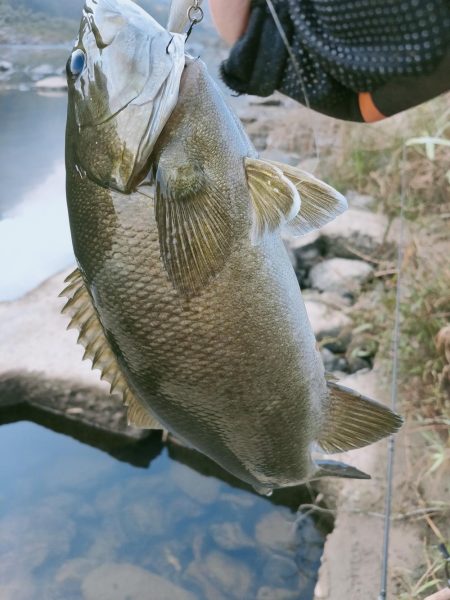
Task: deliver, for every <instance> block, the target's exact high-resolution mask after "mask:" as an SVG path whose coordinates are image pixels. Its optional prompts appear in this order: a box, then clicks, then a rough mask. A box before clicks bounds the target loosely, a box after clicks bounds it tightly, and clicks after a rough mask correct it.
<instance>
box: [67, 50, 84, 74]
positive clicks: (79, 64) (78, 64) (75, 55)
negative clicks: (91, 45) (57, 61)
mask: <svg viewBox="0 0 450 600" xmlns="http://www.w3.org/2000/svg"><path fill="white" fill-rule="evenodd" d="M85 64H86V54H85V53H84V52H83V50H80V49H79V48H78V49H77V50H74V51H73V52H72V54H71V56H70V57H69V60H68V61H67V73H68V74H69V75H70V76H71V77H78V75H79V74H80V73H81V71H82V70H83V69H84V65H85Z"/></svg>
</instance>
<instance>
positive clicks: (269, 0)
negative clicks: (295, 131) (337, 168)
mask: <svg viewBox="0 0 450 600" xmlns="http://www.w3.org/2000/svg"><path fill="white" fill-rule="evenodd" d="M266 3H267V8H268V9H269V12H270V14H271V15H272V19H273V20H274V23H275V26H276V28H277V29H278V33H279V34H280V37H281V39H282V41H283V44H284V46H285V48H286V50H287V53H288V54H289V58H290V59H291V62H292V65H293V67H294V70H295V73H296V75H297V77H298V81H299V83H300V87H301V89H302V94H303V96H304V98H305V106H306V108H308V109H309V110H312V109H311V105H310V102H309V98H308V94H307V92H306V86H305V82H304V79H303V75H302V72H301V69H300V65H299V64H298V62H297V59H296V57H295V54H294V51H293V50H292V47H291V45H290V43H289V40H288V39H287V36H286V33H285V31H284V29H283V25H282V24H281V21H280V19H279V18H278V15H277V12H276V10H275V7H274V5H273V3H272V0H266ZM311 129H312V133H313V138H314V152H315V154H316V158H317V159H318V160H319V158H320V152H319V144H318V142H317V133H316V129H315V127H314V124H312V125H311Z"/></svg>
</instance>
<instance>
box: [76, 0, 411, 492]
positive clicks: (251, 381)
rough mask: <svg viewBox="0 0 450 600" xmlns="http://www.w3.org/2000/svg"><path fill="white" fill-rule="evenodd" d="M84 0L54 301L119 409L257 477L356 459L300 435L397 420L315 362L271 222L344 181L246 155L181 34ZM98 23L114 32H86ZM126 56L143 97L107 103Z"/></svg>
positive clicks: (322, 217) (100, 1)
mask: <svg viewBox="0 0 450 600" xmlns="http://www.w3.org/2000/svg"><path fill="white" fill-rule="evenodd" d="M86 10H87V11H88V16H89V21H87V20H86V19H87V16H86V14H85V15H84V17H83V19H82V24H81V27H80V37H79V39H78V41H77V43H76V46H75V50H74V51H75V52H77V59H79V57H80V56H81V55H80V52H82V53H83V52H84V53H85V55H86V64H85V66H84V68H83V69H82V70H81V72H78V71H77V73H75V74H71V73H70V69H69V72H68V82H69V106H68V120H67V136H66V170H67V201H68V209H69V218H70V223H71V232H72V239H73V245H74V250H75V255H76V258H77V262H78V265H79V274H75V275H74V278H73V279H72V280H71V281H70V282H69V286H68V288H67V289H66V293H67V294H68V295H69V297H70V298H71V299H70V300H69V302H68V304H67V308H66V310H67V312H70V313H71V315H72V324H73V325H74V326H78V327H79V328H80V343H82V344H83V345H84V346H85V348H86V355H87V357H88V358H91V359H93V363H94V367H96V368H99V369H100V370H101V371H102V377H103V378H105V379H107V380H108V381H110V383H111V384H112V386H113V387H114V386H116V387H117V389H118V391H119V392H120V393H121V394H122V397H123V400H124V402H125V403H126V405H127V406H128V416H129V420H130V421H131V422H133V423H134V424H137V425H140V426H145V427H153V428H158V427H159V428H165V429H168V430H170V431H171V432H172V433H174V434H175V435H176V436H178V437H179V438H180V439H181V440H182V441H184V442H185V443H187V444H189V445H190V446H193V447H195V448H196V449H197V450H199V451H201V452H203V453H205V454H206V455H208V456H209V457H210V458H212V459H213V460H215V461H217V462H218V463H219V464H220V465H222V466H223V467H224V468H225V469H227V470H229V471H230V472H231V473H233V474H234V475H236V476H237V477H240V478H241V479H242V480H243V481H246V482H248V483H250V484H252V485H253V486H254V487H255V488H256V489H257V490H259V491H261V492H267V491H269V490H270V489H272V488H274V487H283V486H288V485H294V484H297V483H300V482H303V481H305V480H308V479H311V478H312V477H317V476H322V475H324V474H337V475H341V476H353V477H364V476H365V475H364V474H361V473H360V472H358V471H357V470H355V469H351V468H350V467H348V466H346V465H341V464H340V463H331V462H330V461H329V462H326V463H323V462H322V463H320V461H317V460H313V459H312V457H311V449H312V447H313V446H314V445H315V444H316V443H318V444H320V445H321V446H322V447H324V448H328V449H330V450H331V451H336V450H341V449H348V448H352V447H358V446H361V445H364V444H366V443H370V442H371V441H375V440H377V439H379V438H380V437H382V436H384V435H387V434H388V433H391V432H392V431H394V430H395V429H396V428H398V426H399V425H400V422H401V421H400V419H399V417H398V416H396V415H394V414H393V413H391V412H390V411H389V410H388V409H387V408H385V407H383V406H382V405H379V404H377V403H375V402H373V401H371V400H369V399H366V398H363V397H361V396H360V395H358V394H356V393H354V392H352V391H351V390H347V389H345V388H341V387H340V386H339V384H338V383H337V382H335V381H333V382H330V381H328V380H327V378H326V377H325V373H324V369H323V365H322V362H321V358H320V355H319V352H318V350H317V348H316V342H315V339H314V335H313V333H312V330H311V327H310V324H309V321H308V317H307V315H306V310H305V306H304V303H303V300H302V297H301V292H300V289H299V286H298V282H297V279H296V276H295V273H294V271H293V269H292V266H291V264H290V261H289V258H288V256H287V253H286V250H285V248H284V246H283V243H282V241H281V237H280V230H281V228H282V227H284V226H286V227H291V228H292V229H293V230H294V231H295V230H296V231H297V233H305V232H306V231H308V230H310V229H311V228H315V227H317V226H320V225H321V224H324V223H326V222H328V221H329V220H330V219H332V218H334V217H335V216H336V215H337V214H339V213H340V212H342V210H344V209H345V206H346V204H345V199H343V198H342V196H341V195H340V194H338V192H336V191H335V190H333V189H332V188H330V187H329V186H327V185H326V184H324V183H323V182H320V181H318V180H317V179H315V178H314V177H313V176H311V175H309V174H307V173H304V172H303V171H300V170H298V169H294V168H292V167H287V166H284V165H280V164H278V163H271V162H270V161H262V160H259V159H258V158H257V154H256V152H255V150H254V148H253V147H252V145H251V143H250V141H249V139H248V138H247V136H246V134H245V132H244V130H243V128H242V126H241V124H240V122H239V120H238V119H237V118H236V117H235V116H234V115H233V114H232V113H231V111H230V110H229V108H228V107H227V105H226V103H225V101H224V99H223V97H222V95H221V92H220V91H219V90H218V88H217V86H216V85H215V84H214V83H213V81H212V80H211V79H210V77H209V75H208V73H207V71H206V68H205V66H204V65H203V63H202V62H201V61H199V60H194V59H191V58H189V57H185V56H184V54H182V51H183V47H182V37H181V36H180V37H176V36H177V34H174V36H173V41H172V42H171V43H170V44H169V41H170V39H171V38H170V35H169V34H168V33H167V32H165V31H164V30H163V29H162V28H161V27H160V26H159V25H158V24H157V23H156V22H155V21H154V20H153V19H151V17H150V16H149V15H147V14H146V13H144V12H143V11H141V9H139V8H138V7H137V6H136V5H134V4H133V3H131V2H129V1H128V0H108V1H107V2H106V0H95V2H94V0H87V2H86ZM115 11H116V12H117V14H119V15H120V16H121V17H122V18H121V19H115V18H114V15H115ZM140 11H141V12H140ZM92 22H94V23H95V26H96V36H94V34H93V32H92V31H91V30H90V26H89V23H92ZM102 28H104V29H105V32H106V33H105V35H102ZM99 35H100V38H99V39H102V40H103V43H105V42H104V41H105V40H109V42H108V45H107V47H106V48H104V47H102V48H101V49H99V48H97V50H96V43H97V41H96V40H97V38H98V36H99ZM132 43H135V44H136V47H138V46H139V48H140V51H139V52H138V53H133V52H128V50H129V48H130V46H132ZM142 44H144V46H145V44H147V45H148V46H149V52H150V51H151V52H155V53H157V56H156V57H155V56H152V64H153V65H155V64H157V65H158V68H157V70H156V72H155V73H154V74H153V72H152V71H151V70H150V73H149V72H148V69H147V68H141V66H142V65H139V64H136V63H135V61H137V60H142V56H144V54H145V53H143V52H142V48H143V47H144V46H142ZM115 49H116V52H115V53H114V50H115ZM158 52H159V54H158ZM108 57H111V58H110V59H108ZM156 58H157V59H158V60H156ZM124 61H125V63H124ZM69 64H71V63H69ZM77 64H78V63H77ZM180 64H182V65H184V68H183V69H181V68H180ZM78 66H79V65H78ZM124 68H126V69H127V72H129V74H130V77H131V78H132V79H133V89H136V90H137V89H139V88H140V87H141V88H142V92H141V95H142V98H141V96H139V95H138V97H137V99H136V100H135V101H131V102H128V103H125V104H124V105H123V107H122V109H121V110H119V111H117V110H115V111H113V109H112V108H111V106H114V107H117V106H120V98H121V96H120V94H123V90H122V89H121V88H120V89H118V91H117V94H115V92H116V90H115V84H114V82H115V77H117V81H119V82H121V81H122V80H123V78H121V77H119V76H118V75H117V70H118V69H124ZM163 75H164V76H163ZM177 78H179V81H178V80H177ZM177 81H178V83H177ZM152 85H153V87H152ZM175 88H176V89H177V97H176V99H175V96H174V91H173V90H174V89H175ZM86 89H89V94H88V95H86V94H85V93H84V90H86ZM144 99H145V101H144ZM175 100H176V101H175ZM124 102H125V101H124ZM90 103H94V106H93V108H92V107H91V106H90ZM108 112H109V113H111V116H110V118H108V119H107V120H104V119H103V120H101V121H99V122H98V123H95V121H94V122H93V123H91V122H90V121H88V120H87V119H88V117H86V115H88V116H89V115H96V114H99V115H105V114H108ZM80 115H81V116H80ZM143 117H145V118H143ZM80 119H86V121H80ZM93 140H95V144H94V143H93ZM133 149H134V150H133ZM144 150H146V153H145V152H144ZM77 286H78V287H77ZM77 289H78V290H79V291H78V292H77ZM350 417H351V418H350Z"/></svg>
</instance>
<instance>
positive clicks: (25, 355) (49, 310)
mask: <svg viewBox="0 0 450 600" xmlns="http://www.w3.org/2000/svg"><path fill="white" fill-rule="evenodd" d="M69 272H70V271H68V272H66V273H59V274H57V275H55V276H53V277H51V278H50V279H48V280H47V281H46V282H45V283H43V284H42V285H40V286H39V287H38V288H36V289H35V290H33V291H32V292H30V293H29V294H27V295H26V296H24V297H23V298H21V299H19V300H14V301H11V302H2V303H0V332H1V334H0V356H1V357H2V360H1V365H0V412H5V411H10V412H13V411H14V410H15V409H18V408H19V405H20V406H24V405H26V404H29V405H30V406H32V407H33V408H34V407H35V408H37V409H38V410H39V411H45V412H46V413H48V414H49V415H53V416H54V415H57V416H58V415H60V416H63V417H64V418H65V419H67V420H72V421H76V422H78V423H80V422H81V423H85V424H86V425H91V426H95V427H98V428H99V429H102V430H105V431H108V432H114V433H120V434H121V435H124V436H127V437H129V438H132V439H140V438H142V437H146V436H147V435H148V432H147V431H146V430H141V429H136V428H133V427H128V426H127V420H126V412H125V409H124V408H123V406H122V402H121V400H120V399H119V398H118V397H116V396H110V394H109V385H108V384H107V383H106V382H104V381H100V375H99V371H92V370H91V365H90V362H89V361H83V360H82V357H83V348H82V347H81V346H80V345H78V344H77V337H78V333H77V332H76V331H75V330H70V331H66V327H67V323H68V318H67V316H63V315H61V308H62V307H63V306H64V303H65V299H63V298H58V294H59V293H60V292H61V290H62V289H63V287H64V277H65V275H67V274H68V273H69ZM34 412H36V411H34ZM23 418H27V417H26V415H25V417H23Z"/></svg>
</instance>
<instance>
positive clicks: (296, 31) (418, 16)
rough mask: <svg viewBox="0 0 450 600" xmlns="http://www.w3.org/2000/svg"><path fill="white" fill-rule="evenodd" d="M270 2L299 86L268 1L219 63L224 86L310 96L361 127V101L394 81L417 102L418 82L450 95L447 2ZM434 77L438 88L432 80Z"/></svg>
mask: <svg viewBox="0 0 450 600" xmlns="http://www.w3.org/2000/svg"><path fill="white" fill-rule="evenodd" d="M272 2H273V5H274V7H275V10H276V12H277V14H278V16H279V19H280V21H281V23H282V26H283V29H284V31H285V32H286V35H287V38H288V40H289V43H290V44H291V46H292V49H293V52H294V55H295V57H296V63H297V65H298V69H299V70H300V72H301V79H302V82H301V81H300V77H299V75H298V69H297V68H296V67H295V66H294V65H293V63H292V61H291V59H290V58H289V56H288V54H287V51H286V49H285V47H284V44H283V42H282V40H281V37H280V35H279V32H278V30H277V29H276V27H275V23H274V22H273V19H272V16H271V15H270V12H269V11H268V8H267V5H266V2H265V0H254V1H253V2H252V9H251V15H250V21H249V24H248V28H247V30H246V32H245V33H244V35H243V36H242V38H241V39H240V40H239V41H238V42H237V43H236V44H235V46H234V47H233V49H232V51H231V53H230V56H229V58H228V59H227V60H226V61H225V62H224V63H223V64H222V76H223V79H224V80H225V82H226V83H227V84H228V85H229V86H230V87H231V88H232V89H234V90H235V91H237V92H242V93H244V92H245V93H251V94H257V95H261V96H264V95H268V94H270V93H272V92H273V91H275V90H279V91H281V92H283V93H285V94H287V95H288V96H291V97H293V98H295V99H296V100H298V101H300V102H302V103H305V97H304V91H305V92H306V95H307V97H308V100H309V102H310V105H311V107H312V108H315V109H317V110H319V111H321V112H324V113H326V114H331V115H333V116H337V117H342V118H350V119H353V120H359V119H360V115H359V110H358V108H357V94H358V93H359V92H373V91H375V90H380V89H381V88H383V86H384V85H386V84H391V82H393V81H395V80H396V79H397V78H400V79H401V80H402V82H406V88H407V92H406V93H408V87H409V93H412V95H413V96H414V89H413V88H414V82H415V81H416V82H417V85H416V88H417V89H420V91H421V99H420V100H419V101H422V100H423V95H424V93H423V86H422V85H421V84H420V81H421V78H423V81H426V82H427V85H428V86H429V87H430V94H429V95H428V97H431V96H432V95H436V93H440V92H442V91H445V90H447V89H449V88H450V70H449V69H445V68H444V67H442V65H443V64H450V63H449V60H448V59H449V58H450V0H429V1H426V0H272ZM446 57H447V59H446ZM446 60H447V63H445V61H446ZM434 71H438V72H439V82H437V83H436V82H434V83H433V81H432V77H431V80H430V75H432V74H433V72H434ZM408 82H411V86H412V87H411V86H408ZM411 89H412V92H411ZM381 95H382V94H381ZM425 95H426V94H425ZM381 101H383V98H381ZM406 103H407V102H406ZM404 104H405V102H397V105H399V106H400V108H403V107H404V106H403V105H404ZM413 104H414V98H411V102H410V105H413ZM384 108H385V110H386V112H385V114H390V111H389V106H387V107H384ZM396 108H398V107H396Z"/></svg>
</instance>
